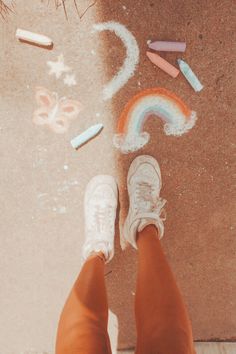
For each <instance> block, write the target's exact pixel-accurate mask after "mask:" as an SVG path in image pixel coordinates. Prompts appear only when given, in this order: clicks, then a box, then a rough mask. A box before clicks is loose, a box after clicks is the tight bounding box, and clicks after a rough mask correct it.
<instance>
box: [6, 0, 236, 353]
mask: <svg viewBox="0 0 236 354" xmlns="http://www.w3.org/2000/svg"><path fill="white" fill-rule="evenodd" d="M67 4H68V6H67V8H68V17H69V20H68V21H66V19H65V16H64V13H63V11H62V8H59V9H58V10H57V11H56V10H55V8H54V4H53V1H52V2H51V3H50V4H49V6H47V1H45V2H43V1H41V2H40V1H39V0H37V1H34V2H32V3H30V2H26V1H24V0H19V1H17V5H16V8H15V12H16V13H15V14H12V15H10V16H9V17H8V19H7V21H6V22H5V23H1V43H0V60H1V67H0V77H1V92H0V93H1V96H0V115H1V124H0V127H1V130H0V133H1V140H0V144H1V147H0V148H1V162H2V164H1V166H2V169H1V195H2V203H1V215H2V217H1V220H2V222H1V257H0V281H1V291H0V313H1V316H0V333H1V336H0V353H4V354H13V353H14V354H15V353H19V352H22V353H27V351H29V350H33V349H34V350H36V351H38V352H40V351H41V352H43V351H45V352H46V351H47V352H53V346H54V340H55V332H56V326H57V321H58V317H59V313H60V310H61V308H62V306H63V303H64V301H65V298H66V296H67V294H68V291H69V289H70V287H71V285H72V283H73V281H74V279H75V277H76V276H77V273H78V272H79V269H80V267H81V262H80V256H81V246H82V242H83V227H84V222H83V195H84V189H85V186H86V184H87V182H88V181H89V180H90V178H91V177H93V176H94V175H96V174H100V173H109V174H112V175H114V176H116V177H117V179H118V182H119V188H120V220H121V223H122V220H123V218H124V216H125V215H126V212H127V206H128V200H127V190H126V185H125V180H126V175H127V170H128V167H129V165H130V163H131V161H132V160H133V158H134V157H135V156H137V155H139V154H150V155H152V156H154V157H156V158H157V159H158V161H159V163H160V166H161V170H162V177H163V191H162V196H163V197H165V198H166V199H167V200H168V204H167V221H166V224H165V225H166V231H165V237H164V239H163V247H164V250H165V252H166V255H167V257H168V259H169V261H170V263H171V265H172V267H173V270H174V272H175V275H176V277H177V279H178V283H179V285H180V287H181V289H182V292H183V295H184V298H185V300H186V302H187V305H188V308H189V312H190V316H191V319H192V323H193V332H194V338H195V340H216V339H217V340H218V339H219V340H235V339H236V335H235V334H236V316H235V314H236V302H235V298H236V276H235V274H236V259H235V249H236V248H235V247H236V241H235V240H236V239H235V219H234V215H235V211H236V210H235V198H234V197H235V193H234V189H233V182H232V177H233V168H234V166H235V159H234V158H233V148H234V140H235V128H234V120H235V104H234V101H235V93H236V92H235V91H236V90H235V89H236V86H235V64H234V57H235V31H234V27H233V25H234V21H233V13H232V12H231V11H230V9H231V8H232V5H233V2H232V1H229V0H224V1H214V2H213V1H212V2H211V1H208V2H204V1H198V2H196V1H193V0H190V1H185V2H179V1H171V0H168V1H151V0H150V1H147V0H144V1H135V2H133V1H131V0H123V1H105V0H104V1H98V2H97V3H96V5H95V6H93V7H91V8H90V9H89V11H88V12H87V13H86V15H85V16H84V17H83V19H82V20H80V19H79V18H78V16H77V15H76V12H75V10H74V7H73V2H72V1H71V2H70V1H69V0H68V1H67ZM89 4H90V3H89V1H78V5H79V11H81V12H83V9H85V8H86V7H87V6H88V5H89ZM108 20H113V21H118V22H120V23H122V24H124V25H125V26H126V27H127V28H128V29H129V30H130V31H131V32H132V33H133V34H134V36H135V38H136V39H137V42H138V45H139V48H140V53H141V56H140V63H139V66H138V68H137V70H136V72H135V75H134V77H133V78H132V79H130V80H129V82H128V83H127V85H126V86H125V87H123V89H122V90H121V91H120V92H119V93H118V94H116V95H115V96H114V98H113V99H112V100H109V101H107V102H106V103H105V102H103V101H102V99H101V91H102V87H103V85H104V84H105V83H106V82H107V81H108V80H109V79H111V77H113V75H114V74H115V73H116V72H117V70H118V69H119V67H120V66H121V65H122V63H123V60H124V58H125V49H124V47H123V45H122V43H121V42H120V40H119V39H117V38H116V37H115V35H114V34H112V33H101V34H92V33H91V29H92V24H94V23H97V22H103V21H108ZM16 28H25V29H29V30H32V31H35V32H39V33H44V34H46V35H48V36H50V37H51V38H53V41H54V48H53V50H50V51H48V50H45V49H42V48H37V47H34V46H30V45H27V44H22V43H19V42H18V41H17V40H16V39H15V30H16ZM149 39H151V40H157V39H160V40H181V41H186V42H187V51H186V53H185V54H184V56H183V57H184V58H185V59H186V60H187V61H188V62H189V63H190V64H191V66H192V67H193V68H194V69H195V71H196V72H197V73H198V75H199V77H200V78H201V80H202V82H203V83H204V85H205V88H204V90H203V91H202V92H201V93H199V94H196V93H194V91H193V90H192V89H191V88H190V87H189V85H188V84H187V83H186V81H185V79H184V78H183V77H181V76H179V77H178V78H177V79H172V78H170V77H169V76H167V75H166V74H165V73H163V72H161V71H160V70H159V69H157V68H156V67H154V66H153V65H152V64H151V63H150V62H149V61H148V59H147V58H146V55H145V51H146V48H147V40H149ZM61 53H63V54H64V57H65V62H66V64H67V65H69V66H70V67H71V68H72V69H73V72H74V73H75V74H76V79H77V85H76V86H75V87H72V88H69V87H67V86H65V85H64V83H63V81H62V80H61V79H59V80H56V79H55V77H53V76H49V75H48V67H47V65H46V62H47V61H48V60H56V57H57V56H58V55H59V54H61ZM163 57H164V58H166V59H167V60H169V61H170V62H172V63H173V64H175V61H176V59H177V58H178V55H177V54H174V53H167V54H163ZM36 86H44V87H46V88H48V89H49V90H50V91H56V92H58V94H59V96H60V97H61V96H67V97H70V98H73V99H76V100H79V101H81V102H82V103H83V106H84V110H83V112H82V113H81V114H80V115H79V117H78V119H77V120H75V121H74V122H72V124H71V126H70V129H69V130H68V132H67V133H66V134H64V135H57V134H55V133H53V132H51V131H50V130H48V129H46V128H44V127H40V126H36V125H34V123H33V122H32V114H33V111H34V109H35V108H36V103H35V98H34V92H35V87H36ZM156 86H160V87H165V88H167V89H169V90H171V91H173V92H175V93H176V94H177V95H179V96H180V97H181V98H182V99H183V100H184V101H185V102H186V103H187V104H188V105H189V107H191V109H194V110H195V111H197V113H198V117H199V118H198V121H197V124H196V126H195V127H194V128H193V129H192V130H191V131H190V132H189V133H188V134H186V135H184V136H182V137H180V138H176V137H167V136H166V135H164V133H163V125H162V123H161V122H160V121H159V120H156V119H155V120H154V119H150V120H149V121H148V123H147V124H146V126H145V128H146V129H147V131H149V132H150V133H151V142H150V143H149V144H148V145H147V146H146V147H145V148H144V149H142V150H141V151H139V152H138V153H135V154H130V155H127V156H124V155H121V154H120V153H119V152H117V151H116V150H115V149H114V148H113V147H112V136H113V134H114V132H115V128H116V122H117V120H118V117H119V114H120V113H121V111H122V109H123V107H124V105H125V104H126V102H127V101H128V100H129V99H130V98H131V97H132V96H133V95H134V94H136V93H138V92H140V91H141V90H142V89H145V88H150V87H156ZM96 113H99V114H100V115H99V116H98V115H96ZM97 122H102V123H104V126H105V129H104V131H103V132H102V134H101V135H100V136H99V137H98V138H97V139H95V140H94V141H92V142H90V143H89V144H87V145H86V146H84V147H83V148H82V149H80V150H79V151H77V152H76V151H74V150H73V149H72V148H71V146H70V144H69V141H70V139H71V138H72V137H74V136H75V135H77V134H78V133H79V132H81V131H83V130H84V129H85V128H87V127H89V126H90V125H92V124H93V123H97ZM116 236H117V239H116V256H115V258H114V260H113V261H112V262H111V263H110V264H109V265H108V268H107V286H108V293H109V301H110V304H109V305H110V310H111V311H112V312H113V314H114V315H115V316H116V317H117V319H116V317H114V316H113V319H115V320H114V321H115V323H116V321H118V328H119V333H118V339H117V341H118V347H119V348H130V347H133V346H134V345H135V338H136V334H135V324H134V317H133V303H134V292H135V278H136V254H135V252H134V251H133V250H131V249H128V250H127V251H125V252H122V251H121V249H120V247H119V235H118V221H117V235H116ZM114 321H113V322H114ZM112 326H113V329H112V331H113V332H115V331H116V330H115V324H114V323H113V324H112ZM13 339H14V340H13Z"/></svg>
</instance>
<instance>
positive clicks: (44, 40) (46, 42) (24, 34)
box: [16, 28, 53, 47]
mask: <svg viewBox="0 0 236 354" xmlns="http://www.w3.org/2000/svg"><path fill="white" fill-rule="evenodd" d="M16 38H18V39H21V40H23V41H27V42H30V43H35V44H39V45H42V46H45V47H49V46H51V45H52V43H53V41H52V40H51V38H49V37H47V36H44V35H43V34H38V33H34V32H30V31H26V30H22V29H19V28H18V29H17V30H16Z"/></svg>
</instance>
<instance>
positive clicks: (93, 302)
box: [56, 253, 111, 354]
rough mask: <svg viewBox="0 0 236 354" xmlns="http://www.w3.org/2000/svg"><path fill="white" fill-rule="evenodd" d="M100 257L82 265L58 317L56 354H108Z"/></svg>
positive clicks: (105, 307) (108, 342) (101, 259)
mask: <svg viewBox="0 0 236 354" xmlns="http://www.w3.org/2000/svg"><path fill="white" fill-rule="evenodd" d="M104 266H105V262H104V259H103V254H102V253H98V254H94V255H92V256H91V257H90V258H89V259H88V260H87V261H86V263H85V264H84V266H83V268H82V270H81V272H80V275H79V277H78V279H77V280H76V282H75V285H74V286H73V288H72V290H71V293H70V295H69V298H68V300H67V301H66V304H65V306H64V309H63V311H62V314H61V318H60V322H59V326H58V333H57V343H56V354H95V353H96V354H111V348H110V341H109V337H108V333H107V322H108V302H107V294H106V287H105V277H104Z"/></svg>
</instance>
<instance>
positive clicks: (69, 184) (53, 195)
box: [37, 178, 79, 214]
mask: <svg viewBox="0 0 236 354" xmlns="http://www.w3.org/2000/svg"><path fill="white" fill-rule="evenodd" d="M78 185H79V182H78V180H77V179H75V178H71V179H69V180H64V181H62V182H61V181H60V182H57V183H56V185H55V189H53V188H52V189H51V192H50V193H48V192H41V193H38V194H37V204H38V206H39V209H40V210H43V211H46V212H48V213H53V214H66V213H67V211H68V207H66V204H67V198H68V196H67V194H68V193H69V192H70V191H71V189H72V188H73V189H74V188H77V187H78Z"/></svg>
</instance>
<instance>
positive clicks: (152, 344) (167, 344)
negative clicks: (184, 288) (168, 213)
mask: <svg viewBox="0 0 236 354" xmlns="http://www.w3.org/2000/svg"><path fill="white" fill-rule="evenodd" d="M127 184H128V193H129V212H128V216H127V218H126V220H125V224H124V230H123V231H124V232H123V236H124V238H125V240H126V241H127V242H128V243H130V244H131V245H132V246H133V247H134V248H136V249H138V259H139V265H138V282H137V292H136V306H135V310H136V311H135V312H136V321H137V334H138V340H137V351H136V353H137V354H193V353H194V351H193V339H192V330H191V325H190V322H189V319H188V315H187V312H186V309H185V306H184V303H183V299H182V297H181V295H180V292H179V289H178V287H177V285H176V282H175V279H174V277H173V274H172V272H171V269H170V267H169V265H168V263H167V261H166V259H165V256H164V254H163V251H162V248H161V245H160V239H161V237H162V236H163V234H164V224H163V219H162V218H161V214H162V209H163V206H164V205H165V202H166V201H165V200H163V199H161V198H160V190H161V186H162V182H161V171H160V167H159V165H158V162H157V161H156V160H155V159H154V158H152V157H151V156H139V157H137V158H136V159H135V160H134V161H133V162H132V164H131V166H130V169H129V173H128V178H127ZM137 236H138V237H137Z"/></svg>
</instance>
